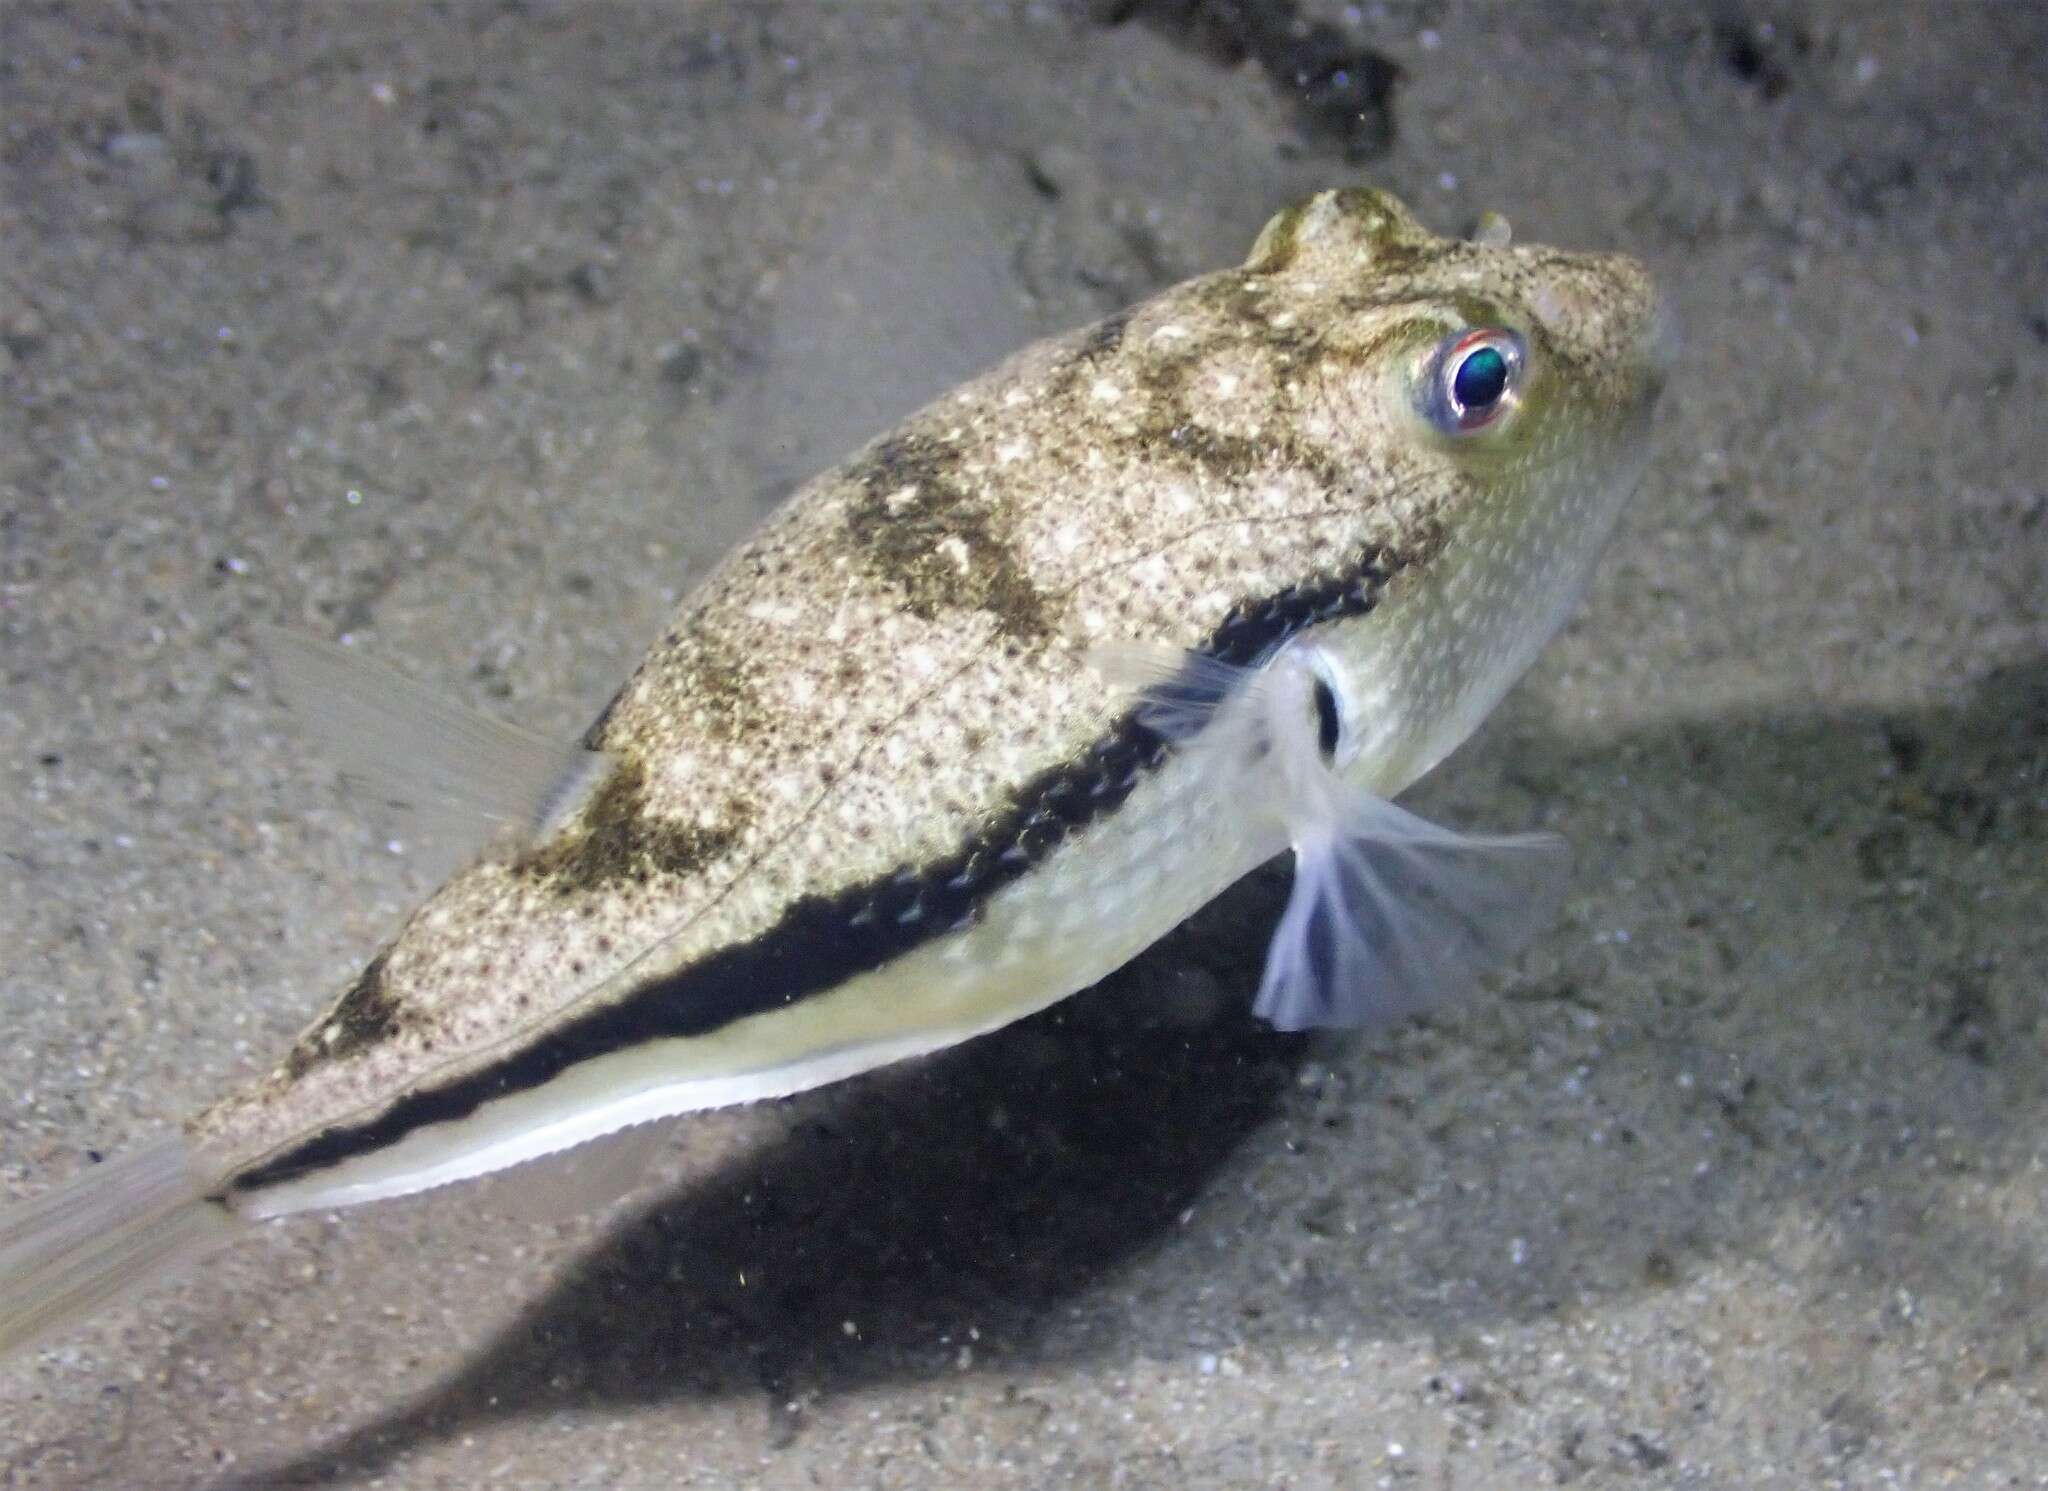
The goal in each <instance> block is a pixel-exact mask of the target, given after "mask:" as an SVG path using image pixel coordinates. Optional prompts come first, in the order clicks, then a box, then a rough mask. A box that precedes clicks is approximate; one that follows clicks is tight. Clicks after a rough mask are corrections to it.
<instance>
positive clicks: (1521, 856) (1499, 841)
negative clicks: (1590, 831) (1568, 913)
mask: <svg viewBox="0 0 2048 1491" xmlns="http://www.w3.org/2000/svg"><path fill="white" fill-rule="evenodd" d="M1294 854H1295V861H1294V893H1293V895H1292V896H1291V897H1290V898H1289V900H1288V902H1287V909H1286V911H1285V912H1284V913H1282V915H1281V918H1280V925H1279V927H1278V928H1277V929H1276V930H1275V932H1274V934H1273V942H1272V945H1271V946H1270V947H1269V948H1268V949H1267V952H1266V971H1265V976H1264V978H1263V979H1261V981H1260V983H1259V997H1258V1002H1257V1004H1256V1005H1255V1006H1254V1012H1255V1013H1256V1014H1258V1015H1259V1016H1260V1017H1261V1018H1262V1019H1264V1020H1266V1021H1268V1022H1269V1023H1271V1024H1272V1025H1273V1026H1274V1028H1275V1029H1278V1030H1309V1029H1315V1028H1321V1027H1354V1026H1361V1025H1375V1024H1383V1023H1385V1022H1387V1021H1390V1020H1393V1019H1396V1018H1399V1017H1401V1016H1403V1015H1409V1014H1414V1013H1416V1012H1418V1011H1421V1010H1423V1009H1427V1008H1429V1007H1431V1006H1433V1005H1436V1004H1439V1003H1441V1002H1443V1001H1444V1000H1446V999H1448V998H1450V997H1452V996H1453V995H1456V994H1458V993H1459V992H1461V991H1462V990H1464V989H1466V988H1467V987H1469V986H1470V985H1471V983H1472V982H1473V980H1474V979H1475V978H1477V976H1478V975H1479V974H1480V973H1481V972H1482V971H1484V970H1485V969H1487V968H1489V967H1493V966H1496V965H1498V964H1500V963H1502V962H1505V961H1506V960H1507V959H1509V958H1511V957H1513V956H1514V955H1515V954H1516V953H1517V952H1519V951H1520V950H1521V949H1522V947H1523V946H1524V945H1526V944H1527V943H1528V942H1529V940H1530V939H1531V938H1532V937H1534V936H1535V934H1536V933H1537V932H1539V931H1541V930H1542V929H1543V927H1544V926H1546V925H1547V924H1548V923H1549V922H1550V920H1551V918H1552V916H1553V914H1554V913H1555V910H1556V906H1557V902H1558V899H1559V897H1560V895H1561V894H1562V889H1563V885H1564V880H1565V875H1566V871H1567V868H1568V861H1569V855H1568V854H1567V852H1566V849H1565V844H1564V841H1563V840H1562V839H1560V838H1558V837H1556V836H1555V835H1553V834H1519V835H1511V836H1488V837H1477V836H1472V837H1468V836H1466V835H1462V834H1456V833H1453V832H1451V831H1450V830H1449V829H1444V828H1439V827H1437V826H1436V825H1435V824H1433V823H1430V822H1427V821H1426V820H1424V819H1421V818H1418V817H1416V816H1415V815H1414V814H1413V813H1410V812H1408V811H1406V810H1405V809H1403V808H1398V807H1396V806H1395V805H1394V804H1393V803H1391V802H1388V801H1387V800H1385V799H1384V798H1378V797H1373V796H1371V795H1369V794H1367V793H1362V792H1355V791H1348V790H1347V791H1345V792H1344V793H1343V794H1342V798H1341V802H1340V803H1339V804H1338V805H1337V806H1336V809H1335V811H1334V812H1333V813H1331V815H1330V816H1329V817H1328V818H1326V819H1324V820H1322V821H1319V822H1318V823H1316V824H1315V825H1314V826H1313V827H1311V828H1309V829H1308V830H1306V831H1305V832H1304V833H1303V834H1302V836H1301V837H1299V838H1297V840H1296V843H1295V848H1294Z"/></svg>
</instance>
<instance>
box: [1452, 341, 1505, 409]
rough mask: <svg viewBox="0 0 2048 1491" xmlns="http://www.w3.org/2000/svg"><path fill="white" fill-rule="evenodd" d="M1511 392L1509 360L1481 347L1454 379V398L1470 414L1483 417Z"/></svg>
mask: <svg viewBox="0 0 2048 1491" xmlns="http://www.w3.org/2000/svg"><path fill="white" fill-rule="evenodd" d="M1507 389H1508V360H1507V359H1506V358H1505V357H1503V356H1501V354H1500V352H1499V351H1498V350H1497V349H1496V348H1493V347H1477V348H1474V349H1473V350H1472V351H1471V352H1470V353H1468V354H1467V355H1466V358H1465V360H1464V361H1463V362H1461V363H1459V364H1458V371H1457V372H1455V373H1453V374H1452V375H1451V396H1452V397H1453V398H1455V399H1456V400H1457V401H1458V407H1459V408H1460V409H1462V410H1464V411H1465V412H1466V413H1467V414H1481V413H1484V412H1485V411H1486V410H1488V409H1491V408H1492V407H1493V406H1494V405H1495V404H1498V403H1499V402H1500V396H1501V395H1502V394H1504V393H1506V392H1507Z"/></svg>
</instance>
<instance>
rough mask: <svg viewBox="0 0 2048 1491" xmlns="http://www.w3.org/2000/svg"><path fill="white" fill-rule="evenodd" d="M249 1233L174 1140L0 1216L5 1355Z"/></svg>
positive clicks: (0, 1320)
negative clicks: (211, 1193)
mask: <svg viewBox="0 0 2048 1491" xmlns="http://www.w3.org/2000/svg"><path fill="white" fill-rule="evenodd" d="M242 1225H244V1224H243V1223H242V1222H241V1221H240V1219H239V1218H237V1217H236V1215H235V1214H234V1213H233V1212H232V1211H230V1210H228V1208H227V1207H225V1206H223V1205H221V1204H220V1203H219V1202H216V1201H209V1200H207V1199H206V1195H205V1191H204V1188H203V1186H202V1184H201V1182H200V1181H199V1179H198V1178H197V1176H196V1175H195V1174H194V1172H193V1170H192V1167H191V1164H190V1162H189V1160H188V1159H187V1157H186V1154H185V1149H184V1146H183V1145H181V1144H179V1143H178V1142H176V1141H175V1140H173V1141H171V1142H169V1143H165V1144H158V1145H152V1146H151V1147H149V1148H147V1149H144V1150H141V1151H138V1152H137V1153H135V1154H131V1155H127V1156H124V1157H123V1158H121V1159H117V1160H109V1161H107V1162H106V1163H104V1164H100V1165H95V1166H93V1167H92V1168H91V1169H90V1170H87V1171H86V1172H85V1173H84V1174H82V1175H80V1176H78V1177H76V1178H75V1179H73V1180H72V1181H70V1182H69V1183H68V1184H65V1185H61V1186H59V1187H57V1188H56V1189H55V1190H53V1191H51V1192H49V1193H48V1194H46V1195H42V1196H38V1197H36V1198H35V1199H34V1200H32V1201H25V1202H23V1203H21V1204H20V1205H18V1206H14V1207H10V1208H8V1209H7V1210H5V1211H0V1356H6V1355H7V1354H9V1353H10V1352H13V1351H16V1350H18V1349H20V1348H21V1347H24V1346H27V1345H29V1344H31V1343H32V1342H35V1341H38V1340H40V1339H42V1338H43V1337H45V1336H48V1335H52V1334H54V1333H56V1332H58V1331H62V1330H65V1329H68V1328H69V1327H71V1326H74V1325H76V1324H78V1323H79V1322H80V1321H82V1320H84V1319H85V1318H86V1317H87V1316H89V1315H92V1314H94V1313H96V1312H97V1311H99V1310H101V1309H104V1308H105V1307H106V1306H108V1305H110V1304H112V1303H113V1302H114V1301H116V1300H118V1299H121V1298H124V1297H125V1296H127V1295H129V1294H133V1293H135V1292H137V1291H139V1290H142V1289H146V1288H148V1287H149V1286H150V1285H152V1284H158V1283H161V1282H162V1281H163V1280H165V1279H166V1278H168V1277H170V1276H171V1275H172V1274H173V1273H175V1272H176V1271H177V1270H179V1269H181V1268H183V1267H184V1266H185V1265H186V1264H188V1263H191V1262H192V1261H193V1260H195V1259H197V1258H199V1257H201V1256H202V1255H204V1254H206V1253H208V1252H211V1251H212V1250H213V1249H214V1248H216V1247H218V1246H219V1245H220V1244H221V1243H223V1242H226V1241H227V1240H228V1239H229V1238H231V1237H233V1236H234V1235H235V1234H236V1233H237V1232H238V1231H239V1230H240V1228H241V1227H242Z"/></svg>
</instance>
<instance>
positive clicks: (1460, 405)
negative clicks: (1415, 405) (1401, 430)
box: [1423, 327, 1528, 435]
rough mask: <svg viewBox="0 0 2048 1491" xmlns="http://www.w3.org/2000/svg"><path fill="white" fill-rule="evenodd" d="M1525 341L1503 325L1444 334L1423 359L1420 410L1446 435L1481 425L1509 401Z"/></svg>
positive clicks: (1464, 432) (1519, 374)
mask: <svg viewBox="0 0 2048 1491" xmlns="http://www.w3.org/2000/svg"><path fill="white" fill-rule="evenodd" d="M1527 362H1528V350H1527V345H1526V344H1525V343H1524V342H1523V341H1522V339H1521V337H1520V336H1518V335H1516V334H1515V333H1514V332H1512V331H1508V330H1506V329H1505V328H1503V327H1485V328H1482V329H1480V330H1478V331H1465V332H1459V333H1458V334H1456V335H1455V336H1451V337H1447V338H1445V339H1444V341H1443V343H1442V344H1441V345H1439V346H1438V348H1437V350H1436V352H1435V353H1434V354H1433V355H1432V356H1431V358H1430V360H1429V365H1428V370H1427V377H1426V380H1425V382H1424V385H1423V412H1424V414H1426V415H1427V416H1428V417H1429V421H1430V423H1432V424H1434V425H1435V426H1436V427H1437V428H1438V429H1440V430H1442V431H1443V432H1444V433H1445V434H1447V435H1470V434H1472V433H1474V432H1476V431H1478V430H1483V429H1485V428H1486V427H1487V426H1488V425H1490V424H1492V423H1494V421H1496V420H1498V419H1499V418H1501V416H1503V415H1504V414H1506V413H1507V412H1508V411H1509V410H1511V409H1513V408H1514V406H1515V400H1516V397H1517V395H1518V394H1519V393H1520V392H1521V386H1522V370H1523V368H1524V367H1525V366H1526V365H1527Z"/></svg>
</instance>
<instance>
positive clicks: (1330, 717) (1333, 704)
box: [1316, 678, 1343, 756]
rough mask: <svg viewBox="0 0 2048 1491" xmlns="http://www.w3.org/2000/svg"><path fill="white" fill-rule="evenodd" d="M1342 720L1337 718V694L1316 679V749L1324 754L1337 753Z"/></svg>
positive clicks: (1332, 754)
mask: <svg viewBox="0 0 2048 1491" xmlns="http://www.w3.org/2000/svg"><path fill="white" fill-rule="evenodd" d="M1342 728H1343V721H1341V720H1339V719H1338V718H1337V694H1336V691H1335V690H1334V689H1332V688H1331V687H1330V686H1329V684H1327V683H1325V682H1324V681H1323V680H1322V679H1320V678H1318V679H1317V680H1316V749H1318V750H1320V751H1321V752H1322V753H1323V754H1324V755H1325V756H1334V755H1336V754H1337V736H1338V734H1339V732H1340V731H1341V729H1342Z"/></svg>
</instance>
